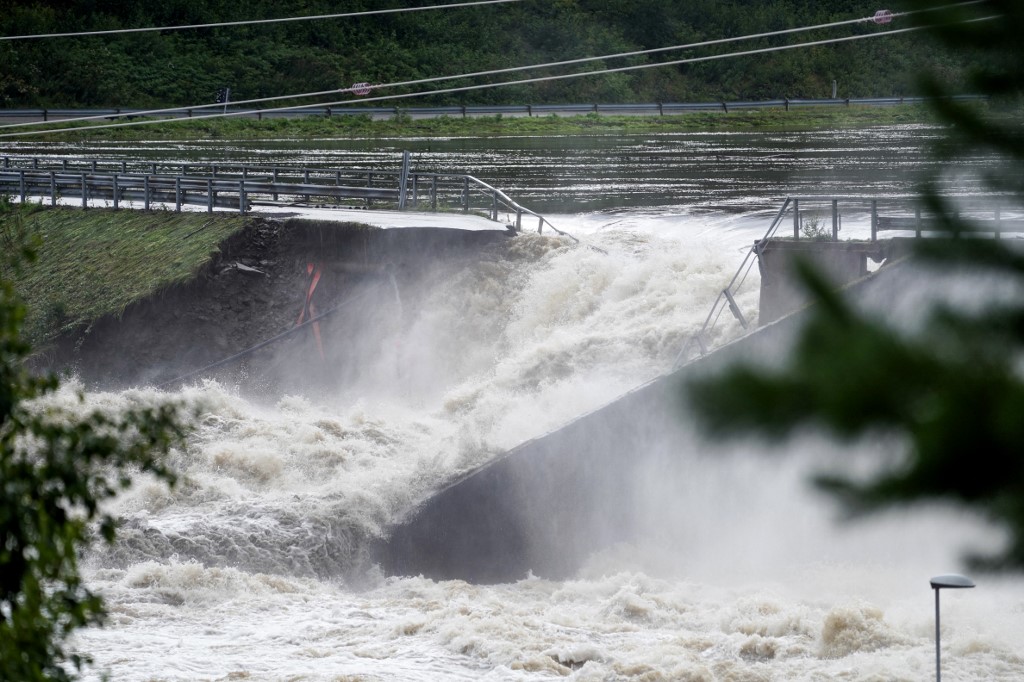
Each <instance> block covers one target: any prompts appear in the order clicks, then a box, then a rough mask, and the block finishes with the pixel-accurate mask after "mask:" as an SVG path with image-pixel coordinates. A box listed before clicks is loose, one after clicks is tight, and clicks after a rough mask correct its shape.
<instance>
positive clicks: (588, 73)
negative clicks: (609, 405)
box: [0, 3, 999, 138]
mask: <svg viewBox="0 0 1024 682" xmlns="http://www.w3.org/2000/svg"><path fill="white" fill-rule="evenodd" d="M965 4H966V3H965ZM970 4H973V3H970ZM997 18H999V17H998V16H986V17H978V18H974V19H969V20H965V21H960V22H956V23H958V24H969V23H977V22H980V21H989V20H992V19H997ZM925 28H926V27H924V26H912V27H908V28H900V29H891V30H888V31H884V32H880V33H866V34H860V35H850V36H842V37H838V38H827V39H823V40H815V41H808V42H803V43H793V44H790V45H778V46H774V47H764V48H757V49H752V50H743V51H738V52H728V53H723V54H716V55H706V56H703V57H689V58H685V59H675V60H671V61H665V62H654V63H649V64H636V65H633V66H622V67H617V68H607V69H599V70H596V71H583V72H575V73H569V74H556V75H551V76H538V77H534V78H524V79H520V80H514V81H502V82H498V83H481V84H477V85H467V86H462V87H455V88H442V89H439V90H425V91H420V92H412V93H402V94H396V95H381V96H378V97H365V98H360V99H358V100H351V99H349V100H340V101H335V102H320V103H314V104H300V105H295V106H288V107H276V108H271V109H252V110H243V111H229V112H225V113H217V114H208V115H205V116H194V117H192V118H190V119H189V120H190V121H202V120H208V119H214V118H225V117H231V116H252V115H254V114H269V113H278V112H286V111H301V110H303V109H308V108H311V107H323V106H328V107H330V106H345V105H351V104H364V103H367V102H382V101H393V100H400V99H409V98H413V97H424V96H429V95H444V94H452V93H458V92H469V91H472V90H487V89H494V88H500V87H508V86H513V85H528V84H531V83H541V82H549V81H556V80H569V79H576V78H584V77H587V76H601V75H608V74H613V73H625V72H630V71H639V70H644V69H651V68H659V67H664V66H678V65H682V64H695V63H699V62H707V61H715V60H720V59H730V58H734V57H747V56H753V55H758V54H767V53H772V52H782V51H786V50H794V49H799V48H805V47H817V46H821V45H831V44H837V43H846V42H852V41H857V40H866V39H870V38H880V37H884V36H891V35H899V34H904V33H911V32H915V31H921V30H924V29H925ZM452 78H455V77H452ZM328 92H339V91H328ZM166 122H167V121H166V120H152V121H128V122H124V123H110V124H104V125H97V126H83V127H78V128H66V127H65V128H53V129H48V130H38V131H26V132H18V133H4V134H0V138H5V137H21V136H25V135H45V134H50V133H60V132H68V131H75V132H78V131H89V130H100V129H107V128H122V127H129V126H136V125H152V124H156V123H166Z"/></svg>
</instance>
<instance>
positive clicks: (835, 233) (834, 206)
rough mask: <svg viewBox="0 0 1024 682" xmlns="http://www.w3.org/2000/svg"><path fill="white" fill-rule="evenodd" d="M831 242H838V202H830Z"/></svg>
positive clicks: (836, 200)
mask: <svg viewBox="0 0 1024 682" xmlns="http://www.w3.org/2000/svg"><path fill="white" fill-rule="evenodd" d="M832 241H834V242H837V241H839V200H838V199H833V200H832Z"/></svg>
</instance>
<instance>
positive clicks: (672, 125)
mask: <svg viewBox="0 0 1024 682" xmlns="http://www.w3.org/2000/svg"><path fill="white" fill-rule="evenodd" d="M975 106H978V107H984V106H985V105H984V104H981V103H978V104H976V105H975ZM934 121H935V118H934V116H933V115H932V114H931V112H930V110H929V109H928V108H927V107H925V106H919V105H911V104H905V105H895V106H849V107H843V106H827V107H814V106H809V107H800V108H793V109H790V110H789V111H786V110H785V109H783V108H781V107H779V108H765V109H741V110H738V111H730V112H723V111H701V112H690V113H685V114H670V115H666V116H643V115H637V116H618V115H615V116H606V115H603V114H596V113H590V114H585V115H576V116H554V115H547V116H533V117H529V116H515V117H513V116H501V115H497V116H478V117H467V118H462V117H452V116H441V117H439V118H424V119H413V118H410V117H409V116H408V115H406V114H403V113H402V112H401V111H399V114H398V116H395V117H392V118H390V119H387V120H372V119H371V118H370V116H368V115H365V114H352V115H339V114H335V115H333V116H331V117H330V118H328V117H326V116H323V117H319V116H318V117H312V116H310V117H296V118H273V119H270V118H268V119H264V120H256V119H253V118H214V119H208V120H192V121H190V120H188V119H181V120H168V121H163V122H160V123H155V124H153V125H138V126H128V127H124V128H105V129H98V130H81V131H76V130H74V128H71V129H69V131H68V132H64V133H59V134H49V135H46V136H26V137H25V138H22V139H25V140H31V139H44V137H45V139H46V140H60V141H69V142H76V141H88V140H105V139H111V140H160V139H171V140H182V139H185V140H197V139H232V140H248V139H267V138H301V139H315V138H330V137H381V138H387V137H471V136H485V137H495V136H503V135H504V136H515V135H608V134H634V133H635V134H641V133H659V132H673V133H679V132H701V131H744V130H815V129H828V128H858V127H866V126H875V125H894V124H911V123H932V122H934ZM88 125H89V123H88V122H84V123H81V124H78V127H86V126H88Z"/></svg>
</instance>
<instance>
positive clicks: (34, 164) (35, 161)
mask: <svg viewBox="0 0 1024 682" xmlns="http://www.w3.org/2000/svg"><path fill="white" fill-rule="evenodd" d="M32 168H35V169H38V168H39V157H37V156H33V157H32Z"/></svg>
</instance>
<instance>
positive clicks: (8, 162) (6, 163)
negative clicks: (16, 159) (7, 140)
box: [4, 156, 11, 168]
mask: <svg viewBox="0 0 1024 682" xmlns="http://www.w3.org/2000/svg"><path fill="white" fill-rule="evenodd" d="M10 167H11V157H9V156H5V157H4V168H10Z"/></svg>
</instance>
